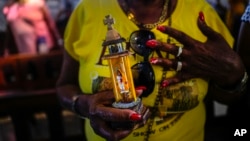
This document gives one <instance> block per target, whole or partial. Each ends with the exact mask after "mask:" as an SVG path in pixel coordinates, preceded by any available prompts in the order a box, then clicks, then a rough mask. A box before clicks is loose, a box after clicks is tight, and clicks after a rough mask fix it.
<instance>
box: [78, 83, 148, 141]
mask: <svg viewBox="0 0 250 141" xmlns="http://www.w3.org/2000/svg"><path fill="white" fill-rule="evenodd" d="M143 89H144V87H139V88H137V89H136V93H137V95H138V96H139V95H140V94H141V93H142V92H143ZM114 101H115V99H114V94H113V92H112V91H104V92H100V93H96V94H93V95H82V96H80V97H79V100H78V109H79V112H80V113H81V114H82V115H84V116H86V117H87V118H89V120H90V124H91V126H92V128H93V130H94V131H95V133H96V134H98V135H100V136H102V137H103V138H105V139H107V140H109V141H117V140H121V139H122V138H124V137H126V136H128V135H129V134H130V133H131V132H132V129H124V130H122V129H120V130H117V129H113V128H112V127H111V126H110V123H112V122H128V121H131V122H139V121H140V120H141V118H142V117H141V115H140V114H138V113H136V112H135V111H133V110H130V109H117V108H113V107H112V103H113V102H114Z"/></svg>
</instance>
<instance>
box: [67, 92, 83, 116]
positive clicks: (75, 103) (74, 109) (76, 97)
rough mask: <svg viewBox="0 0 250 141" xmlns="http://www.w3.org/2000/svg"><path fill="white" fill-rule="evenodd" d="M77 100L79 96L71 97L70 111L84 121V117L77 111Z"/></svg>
mask: <svg viewBox="0 0 250 141" xmlns="http://www.w3.org/2000/svg"><path fill="white" fill-rule="evenodd" d="M79 98H80V95H75V96H73V97H72V103H71V110H72V111H73V112H74V113H75V114H76V115H77V116H78V117H79V118H81V119H85V118H86V117H85V116H84V115H82V114H81V112H80V110H79V104H78V103H79Z"/></svg>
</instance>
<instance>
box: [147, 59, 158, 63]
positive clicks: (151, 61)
mask: <svg viewBox="0 0 250 141" xmlns="http://www.w3.org/2000/svg"><path fill="white" fill-rule="evenodd" d="M149 62H150V63H151V64H156V63H157V62H158V59H157V58H150V60H149Z"/></svg>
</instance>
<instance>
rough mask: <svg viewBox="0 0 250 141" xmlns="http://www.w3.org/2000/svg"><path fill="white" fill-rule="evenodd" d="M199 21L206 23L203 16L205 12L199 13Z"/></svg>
mask: <svg viewBox="0 0 250 141" xmlns="http://www.w3.org/2000/svg"><path fill="white" fill-rule="evenodd" d="M199 19H200V20H201V21H202V22H204V21H205V16H204V14H203V12H199Z"/></svg>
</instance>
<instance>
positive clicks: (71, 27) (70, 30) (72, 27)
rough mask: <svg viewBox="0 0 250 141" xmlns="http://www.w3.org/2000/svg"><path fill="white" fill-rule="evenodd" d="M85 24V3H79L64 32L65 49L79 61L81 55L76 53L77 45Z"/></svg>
mask: <svg viewBox="0 0 250 141" xmlns="http://www.w3.org/2000/svg"><path fill="white" fill-rule="evenodd" d="M83 22H84V6H83V2H81V3H79V4H78V6H77V7H76V8H75V10H74V11H73V12H72V14H71V16H70V19H69V21H68V23H67V26H66V29H65V32H64V48H65V50H66V51H67V52H68V53H69V55H71V57H73V58H74V59H75V60H77V61H79V55H77V53H76V52H75V46H74V45H75V44H76V43H77V41H79V39H80V37H81V31H82V25H83Z"/></svg>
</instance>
